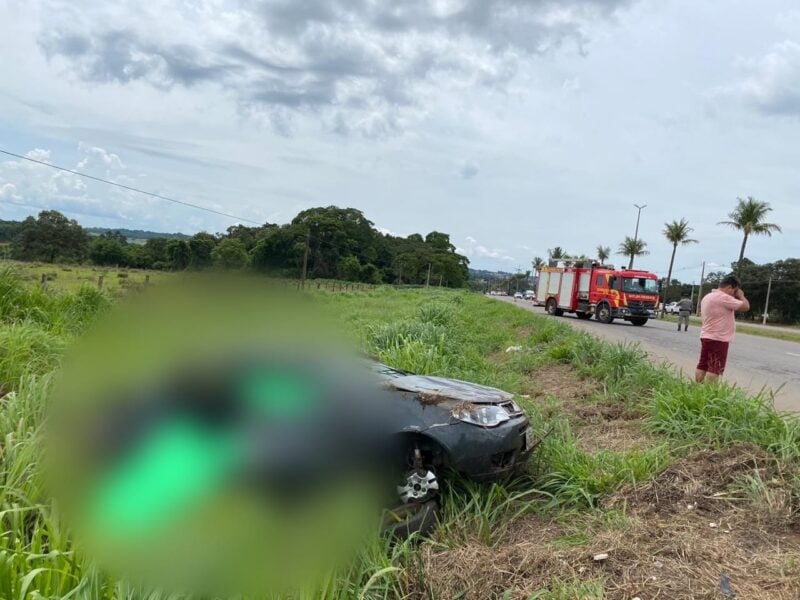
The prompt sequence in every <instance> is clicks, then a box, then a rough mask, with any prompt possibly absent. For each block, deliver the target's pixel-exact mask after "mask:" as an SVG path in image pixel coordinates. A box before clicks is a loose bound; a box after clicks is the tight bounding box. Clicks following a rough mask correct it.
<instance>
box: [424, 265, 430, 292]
mask: <svg viewBox="0 0 800 600" xmlns="http://www.w3.org/2000/svg"><path fill="white" fill-rule="evenodd" d="M430 285H431V263H428V277H427V278H426V279H425V289H428V287H430Z"/></svg>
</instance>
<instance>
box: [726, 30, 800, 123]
mask: <svg viewBox="0 0 800 600" xmlns="http://www.w3.org/2000/svg"><path fill="white" fill-rule="evenodd" d="M739 68H740V70H741V71H742V72H743V73H744V77H742V78H741V79H740V80H739V81H737V82H735V83H733V84H730V85H727V86H722V87H720V88H717V90H715V96H716V97H717V98H718V99H719V98H721V99H726V98H732V99H734V100H738V101H741V102H744V103H745V104H747V105H750V106H753V107H755V108H756V109H757V110H758V111H759V112H761V113H763V114H765V115H789V116H796V117H800V43H797V42H795V41H792V40H785V41H783V42H780V43H778V44H775V45H773V47H772V48H771V49H770V51H769V52H767V53H766V54H764V55H763V56H760V57H756V58H747V59H742V60H740V61H739Z"/></svg>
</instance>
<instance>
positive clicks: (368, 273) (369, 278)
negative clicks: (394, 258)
mask: <svg viewBox="0 0 800 600" xmlns="http://www.w3.org/2000/svg"><path fill="white" fill-rule="evenodd" d="M360 279H361V281H363V282H364V283H381V281H382V280H383V276H382V275H381V272H380V270H379V269H378V267H376V266H375V265H373V264H372V263H367V264H365V265H364V266H363V267H361V274H360Z"/></svg>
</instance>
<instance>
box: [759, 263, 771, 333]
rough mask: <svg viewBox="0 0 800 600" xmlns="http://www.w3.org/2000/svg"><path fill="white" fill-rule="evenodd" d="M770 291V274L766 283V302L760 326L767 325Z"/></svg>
mask: <svg viewBox="0 0 800 600" xmlns="http://www.w3.org/2000/svg"><path fill="white" fill-rule="evenodd" d="M771 291H772V273H770V274H769V283H767V301H766V302H764V316H763V317H762V318H761V324H762V325H766V324H767V313H768V312H769V294H770V292H771Z"/></svg>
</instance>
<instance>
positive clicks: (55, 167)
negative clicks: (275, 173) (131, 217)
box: [0, 148, 261, 225]
mask: <svg viewBox="0 0 800 600" xmlns="http://www.w3.org/2000/svg"><path fill="white" fill-rule="evenodd" d="M0 153H2V154H7V155H8V156H13V157H14V158H19V159H21V160H27V161H28V162H32V163H36V164H38V165H44V166H45V167H50V168H52V169H57V170H59V171H64V172H65V173H72V174H73V175H78V176H79V177H85V178H86V179H92V180H94V181H99V182H100V183H105V184H108V185H113V186H116V187H118V188H122V189H124V190H128V191H131V192H136V193H137V194H144V195H145V196H150V197H152V198H158V199H159V200H166V201H167V202H173V203H175V204H181V205H183V206H188V207H189V208H196V209H197V210H204V211H206V212H210V213H213V214H215V215H221V216H223V217H228V218H230V219H235V220H237V221H246V222H248V223H254V224H255V225H261V223H259V222H258V221H253V220H252V219H246V218H244V217H239V216H237V215H232V214H230V213H226V212H222V211H219V210H214V209H213V208H207V207H205V206H200V205H199V204H192V203H191V202H184V201H183V200H176V199H175V198H169V197H167V196H162V195H161V194H155V193H153V192H147V191H145V190H140V189H139V188H135V187H131V186H129V185H124V184H122V183H117V182H115V181H109V180H108V179H103V178H101V177H95V176H94V175H88V174H86V173H81V172H80V171H73V170H72V169H67V168H66V167H59V166H58V165H54V164H52V163H48V162H44V161H42V160H36V159H35V158H31V157H30V156H22V155H21V154H15V153H13V152H9V151H8V150H3V149H2V148H0Z"/></svg>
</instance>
